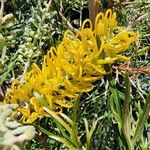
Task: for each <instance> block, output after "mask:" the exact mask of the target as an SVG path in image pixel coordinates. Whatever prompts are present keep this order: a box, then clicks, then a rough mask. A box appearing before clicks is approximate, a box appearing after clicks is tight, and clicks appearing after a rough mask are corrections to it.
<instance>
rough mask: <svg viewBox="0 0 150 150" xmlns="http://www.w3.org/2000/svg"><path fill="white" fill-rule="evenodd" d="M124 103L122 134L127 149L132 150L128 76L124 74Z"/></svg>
mask: <svg viewBox="0 0 150 150" xmlns="http://www.w3.org/2000/svg"><path fill="white" fill-rule="evenodd" d="M125 87H126V89H125V101H124V106H123V119H122V121H123V127H122V128H123V134H124V136H125V139H126V141H127V145H128V149H129V150H134V149H133V146H132V143H131V137H130V130H131V122H130V110H129V104H130V81H129V76H128V74H127V73H126V74H125Z"/></svg>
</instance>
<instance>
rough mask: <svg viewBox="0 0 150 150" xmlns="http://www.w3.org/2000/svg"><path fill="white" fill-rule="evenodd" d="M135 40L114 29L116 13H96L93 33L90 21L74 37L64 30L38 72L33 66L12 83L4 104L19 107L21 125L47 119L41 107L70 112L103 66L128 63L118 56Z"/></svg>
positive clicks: (86, 21) (131, 34) (130, 35)
mask: <svg viewBox="0 0 150 150" xmlns="http://www.w3.org/2000/svg"><path fill="white" fill-rule="evenodd" d="M87 24H88V25H89V27H86V25H87ZM116 31H117V33H116ZM136 40H137V35H136V34H135V33H134V32H132V31H127V30H126V29H124V28H123V27H118V26H117V21H116V13H112V11H111V10H110V9H109V10H107V12H106V13H105V14H103V13H99V14H98V15H97V17H96V20H95V30H94V31H92V23H91V21H90V20H89V19H87V20H85V21H84V22H83V25H82V29H81V30H80V31H79V32H78V33H77V34H76V35H75V34H74V33H72V32H71V31H70V30H67V31H66V32H65V33H64V37H63V40H62V42H61V43H60V44H59V45H58V47H57V48H54V47H51V49H50V50H49V51H48V53H47V55H45V56H44V61H43V63H42V67H41V69H40V68H39V67H38V66H37V65H36V64H33V65H32V69H31V70H30V71H29V72H28V73H26V74H25V76H24V82H23V83H20V82H19V81H17V80H15V81H14V82H13V83H12V86H11V88H10V89H9V90H8V91H7V93H6V98H5V103H13V104H16V103H17V104H19V106H20V108H19V109H18V111H20V112H21V113H22V115H23V122H33V121H34V120H36V119H37V118H38V117H42V116H45V115H47V114H46V112H45V111H44V110H43V108H42V106H46V107H49V108H50V109H51V110H53V111H55V112H56V113H59V112H61V111H62V108H63V107H64V108H71V107H73V99H75V98H76V97H77V96H78V95H79V94H80V93H82V92H89V91H91V90H92V89H93V87H94V85H93V82H94V81H97V80H99V79H101V78H103V76H104V75H105V74H107V73H108V72H107V71H106V70H105V68H104V65H105V64H112V63H114V62H115V61H116V60H122V61H127V60H129V58H128V57H125V56H122V55H121V54H120V53H122V52H124V51H126V50H127V49H128V48H129V46H130V44H131V43H133V42H134V41H136Z"/></svg>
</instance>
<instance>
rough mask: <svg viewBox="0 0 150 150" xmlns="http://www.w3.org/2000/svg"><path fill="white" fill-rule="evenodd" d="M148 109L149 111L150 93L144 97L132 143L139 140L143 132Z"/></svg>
mask: <svg viewBox="0 0 150 150" xmlns="http://www.w3.org/2000/svg"><path fill="white" fill-rule="evenodd" d="M149 111H150V93H149V94H148V96H147V98H146V103H145V105H144V109H143V112H142V113H141V115H140V117H139V121H138V123H137V126H136V130H135V133H134V136H133V140H132V143H133V145H135V144H136V142H138V141H139V140H140V136H141V134H142V132H143V129H144V125H145V122H146V121H147V119H148V116H149Z"/></svg>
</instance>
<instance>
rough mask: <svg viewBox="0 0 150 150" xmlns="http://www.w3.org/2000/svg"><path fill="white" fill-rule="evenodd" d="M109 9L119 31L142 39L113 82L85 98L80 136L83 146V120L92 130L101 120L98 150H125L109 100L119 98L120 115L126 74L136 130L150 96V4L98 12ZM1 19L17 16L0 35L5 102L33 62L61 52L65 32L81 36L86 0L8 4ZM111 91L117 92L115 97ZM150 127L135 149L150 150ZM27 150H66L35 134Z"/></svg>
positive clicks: (136, 2)
mask: <svg viewBox="0 0 150 150" xmlns="http://www.w3.org/2000/svg"><path fill="white" fill-rule="evenodd" d="M108 8H111V9H113V10H114V11H116V12H117V16H118V24H119V25H123V26H127V27H128V28H129V29H130V28H131V29H132V30H134V31H136V32H138V33H139V36H140V38H139V41H137V42H136V43H135V44H134V45H133V46H132V47H131V48H130V50H129V51H127V52H126V55H129V56H131V61H130V62H128V63H125V64H120V63H116V65H115V66H113V67H112V73H111V74H110V75H109V76H106V77H105V78H104V79H102V80H101V81H98V82H96V83H95V88H94V90H93V91H91V92H89V93H83V94H82V96H81V100H80V110H79V112H78V122H77V124H78V134H79V137H80V140H81V141H82V143H85V140H86V139H84V137H85V127H84V121H83V118H86V119H87V120H88V122H89V125H92V122H93V120H96V119H97V118H100V120H99V122H98V124H97V127H96V130H95V132H94V134H93V137H92V144H93V147H94V149H95V150H99V149H101V150H105V149H106V150H113V149H116V150H120V149H121V150H124V149H125V147H126V145H124V144H123V143H124V142H123V138H122V135H121V134H120V131H119V129H118V124H117V121H116V119H115V115H114V114H113V109H116V108H112V107H111V104H110V103H111V100H110V97H113V96H114V95H113V94H116V95H117V100H118V101H119V105H120V108H117V109H122V105H123V101H124V97H125V94H124V92H125V85H124V82H125V81H124V72H126V71H127V72H128V73H129V80H130V85H131V89H132V90H131V93H130V96H131V102H130V112H131V114H130V115H131V122H132V125H133V126H134V122H135V121H137V118H138V116H139V115H140V113H141V112H142V109H143V105H144V103H145V101H146V100H145V98H146V95H147V94H148V92H150V14H149V12H150V2H149V1H148V0H132V1H128V0H114V1H106V0H101V2H100V11H105V10H106V9H108ZM3 14H4V16H5V15H8V14H13V16H12V18H11V19H10V20H6V22H5V23H3V24H2V27H1V29H0V100H1V101H2V100H3V97H4V94H5V92H6V89H7V88H8V87H10V85H11V82H12V80H13V79H16V78H18V79H19V80H23V74H24V73H26V72H27V71H28V70H30V66H31V64H32V63H33V62H35V63H37V64H38V65H39V66H40V65H41V62H42V59H43V55H44V54H46V52H47V51H48V50H49V49H50V47H51V46H57V44H58V43H59V42H60V41H61V39H62V35H63V33H64V31H65V30H66V29H68V28H69V29H71V30H72V31H73V32H77V30H79V29H80V27H81V24H82V22H83V20H84V19H86V18H88V17H89V15H88V1H87V0H50V1H46V0H43V1H42V0H25V1H23V0H10V1H6V2H5V6H4V12H3ZM7 21H8V22H7ZM120 66H122V67H120ZM129 68H130V69H129ZM110 76H111V77H110ZM112 83H113V84H112ZM112 89H115V90H114V92H113V93H112ZM118 111H122V110H118ZM66 114H68V116H69V115H70V114H71V111H68V110H66ZM149 122H150V119H148V121H147V123H146V124H145V128H144V132H143V135H141V140H140V141H139V142H138V143H137V145H136V149H141V150H144V149H145V150H147V149H150V124H149ZM35 125H39V126H42V127H43V128H45V129H47V130H48V131H51V132H52V133H58V134H59V131H58V130H57V129H56V125H55V123H54V122H53V121H52V119H48V118H42V119H41V120H39V121H37V122H36V123H35ZM25 149H39V150H41V149H43V150H44V149H46V150H48V149H49V150H54V149H55V150H57V149H65V147H64V145H62V144H61V143H58V142H56V141H54V140H51V139H49V138H48V137H47V136H46V135H44V134H43V133H41V132H40V131H39V130H38V129H37V133H36V136H35V138H34V139H33V140H32V141H30V142H28V143H27V145H26V146H25Z"/></svg>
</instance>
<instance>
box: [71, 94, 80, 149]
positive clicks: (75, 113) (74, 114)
mask: <svg viewBox="0 0 150 150" xmlns="http://www.w3.org/2000/svg"><path fill="white" fill-rule="evenodd" d="M79 103H80V95H79V96H78V97H77V98H76V100H75V104H74V108H73V118H72V120H73V125H72V130H73V132H72V138H73V141H74V142H75V145H76V147H77V149H80V144H79V139H78V130H77V114H78V109H79Z"/></svg>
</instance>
